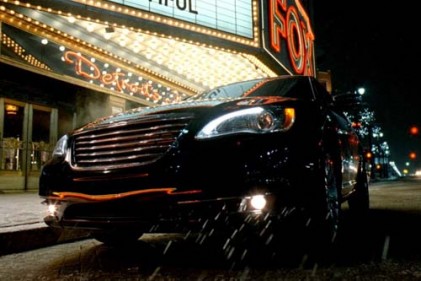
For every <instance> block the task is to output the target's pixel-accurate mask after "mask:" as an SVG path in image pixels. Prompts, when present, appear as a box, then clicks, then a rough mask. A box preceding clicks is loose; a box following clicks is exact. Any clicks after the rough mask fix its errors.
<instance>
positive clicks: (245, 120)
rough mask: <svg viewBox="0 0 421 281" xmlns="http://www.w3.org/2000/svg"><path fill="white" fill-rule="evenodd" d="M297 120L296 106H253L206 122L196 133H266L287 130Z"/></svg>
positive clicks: (202, 136)
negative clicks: (267, 107) (269, 107)
mask: <svg viewBox="0 0 421 281" xmlns="http://www.w3.org/2000/svg"><path fill="white" fill-rule="evenodd" d="M294 120H295V110H294V108H273V110H268V109H265V108H263V107H253V108H247V109H242V110H238V111H235V112H231V113H228V114H225V115H222V116H220V117H218V118H216V119H214V120H212V121H211V122H209V123H208V124H206V125H205V126H204V127H203V128H202V129H201V130H200V131H199V132H198V133H197V135H196V138H197V139H206V138H212V137H217V136H222V135H228V134H238V133H252V134H264V133H270V132H278V131H286V130H288V129H289V128H291V126H292V125H293V123H294Z"/></svg>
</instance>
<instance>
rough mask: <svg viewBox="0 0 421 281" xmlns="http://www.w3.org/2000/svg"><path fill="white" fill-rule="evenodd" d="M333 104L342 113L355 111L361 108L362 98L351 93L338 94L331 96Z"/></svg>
mask: <svg viewBox="0 0 421 281" xmlns="http://www.w3.org/2000/svg"><path fill="white" fill-rule="evenodd" d="M333 104H334V106H335V107H336V108H338V109H341V110H343V111H349V110H355V109H358V108H361V107H362V106H363V100H362V96H361V95H358V94H353V93H346V94H338V95H334V96H333Z"/></svg>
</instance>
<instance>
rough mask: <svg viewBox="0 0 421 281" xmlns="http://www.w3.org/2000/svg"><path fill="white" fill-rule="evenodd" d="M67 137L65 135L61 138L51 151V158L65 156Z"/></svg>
mask: <svg viewBox="0 0 421 281" xmlns="http://www.w3.org/2000/svg"><path fill="white" fill-rule="evenodd" d="M68 140H69V137H68V136H67V135H64V136H62V137H61V138H60V139H59V140H58V142H57V143H56V146H55V147H54V150H53V157H64V156H65V155H66V150H67V142H68Z"/></svg>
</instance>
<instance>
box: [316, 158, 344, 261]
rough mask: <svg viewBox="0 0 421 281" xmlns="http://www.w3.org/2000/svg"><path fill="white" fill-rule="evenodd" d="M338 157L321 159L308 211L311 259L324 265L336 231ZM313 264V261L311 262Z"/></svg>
mask: <svg viewBox="0 0 421 281" xmlns="http://www.w3.org/2000/svg"><path fill="white" fill-rule="evenodd" d="M339 163H340V162H339V157H338V154H335V153H332V152H329V151H324V152H323V153H322V157H320V163H319V175H318V177H317V178H318V184H317V185H318V186H317V188H316V192H317V194H315V196H314V197H313V203H312V204H311V205H312V207H311V209H310V212H311V213H310V218H311V223H310V225H309V227H310V228H309V230H310V231H309V237H308V241H309V243H310V244H309V255H310V259H311V260H314V261H317V262H324V261H326V260H327V259H329V257H330V256H331V255H332V253H333V252H332V251H333V249H334V245H335V243H336V236H337V233H338V228H339V216H340V212H341V207H340V203H339V202H340V198H339V196H340V194H341V191H340V186H339V184H340V183H341V177H340V165H339ZM310 262H312V261H310Z"/></svg>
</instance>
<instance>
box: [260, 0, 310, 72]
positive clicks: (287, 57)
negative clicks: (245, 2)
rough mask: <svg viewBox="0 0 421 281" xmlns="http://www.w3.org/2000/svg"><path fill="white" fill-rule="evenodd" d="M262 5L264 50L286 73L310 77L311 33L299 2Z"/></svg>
mask: <svg viewBox="0 0 421 281" xmlns="http://www.w3.org/2000/svg"><path fill="white" fill-rule="evenodd" d="M262 5H263V8H262V11H263V12H264V13H265V14H264V15H263V19H264V24H265V25H266V26H265V28H264V29H265V33H264V37H265V38H264V40H263V42H264V49H265V50H266V51H267V52H268V53H269V54H270V55H271V56H272V57H273V58H274V59H275V60H276V61H277V62H278V63H279V64H280V65H282V66H283V67H284V69H285V70H286V71H288V72H289V73H290V74H299V75H309V76H314V75H315V67H314V34H313V31H312V28H311V24H310V19H309V17H308V15H307V13H306V11H305V9H304V8H303V6H302V5H301V2H300V0H267V1H262Z"/></svg>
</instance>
